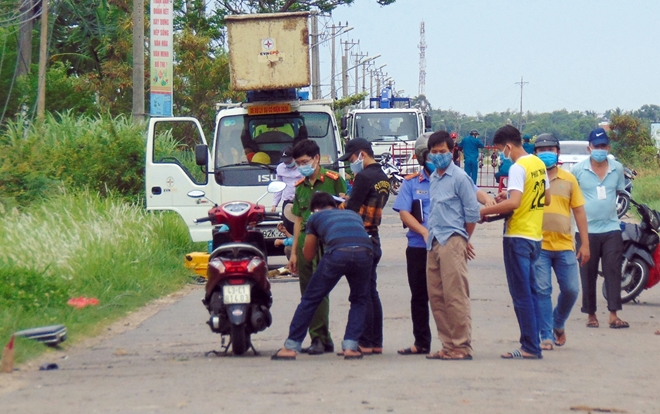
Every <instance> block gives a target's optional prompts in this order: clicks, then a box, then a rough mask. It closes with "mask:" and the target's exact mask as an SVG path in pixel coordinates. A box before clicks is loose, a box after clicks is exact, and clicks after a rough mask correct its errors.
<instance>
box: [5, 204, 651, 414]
mask: <svg viewBox="0 0 660 414" xmlns="http://www.w3.org/2000/svg"><path fill="white" fill-rule="evenodd" d="M390 211H391V210H390ZM381 233H382V236H383V239H384V256H383V261H382V262H381V266H380V268H379V282H380V294H381V297H382V302H383V306H384V313H385V353H384V354H383V355H380V356H369V357H365V358H364V359H363V360H359V361H344V360H343V359H340V358H339V357H337V356H335V355H333V354H326V355H323V356H307V355H304V356H301V357H299V358H298V360H297V361H295V362H285V361H271V360H270V359H269V356H270V354H271V353H273V352H275V351H276V350H277V349H278V348H280V347H281V346H282V343H283V341H284V339H285V337H286V334H287V328H288V323H289V321H290V319H291V316H292V314H293V311H294V309H295V306H296V305H297V303H298V300H299V290H298V285H297V283H278V284H274V285H273V295H274V298H275V304H274V306H273V314H274V322H273V325H272V326H271V327H270V328H269V329H268V330H266V331H265V332H262V333H260V334H257V335H256V336H254V339H253V341H254V344H255V346H256V348H257V349H258V350H259V351H260V352H261V355H260V356H258V357H254V356H244V357H215V356H212V357H205V356H204V354H205V352H206V351H209V350H211V349H219V339H220V338H219V336H217V335H214V334H212V333H211V332H210V330H209V329H208V327H207V326H206V325H205V321H206V318H207V314H206V310H205V309H204V308H203V306H202V304H201V303H200V298H201V297H202V289H201V288H200V287H189V288H188V289H186V290H184V292H182V293H180V294H179V295H174V296H173V297H172V298H169V299H166V300H164V301H161V302H160V303H157V304H155V305H152V306H150V307H148V308H147V309H146V310H143V311H141V312H138V313H137V314H135V315H133V316H131V317H129V318H128V319H126V320H125V321H122V322H121V323H119V324H117V325H114V326H113V327H112V329H111V330H110V331H109V332H108V334H106V335H103V336H102V337H100V338H98V339H95V340H91V341H89V342H87V343H85V344H81V345H79V346H77V347H74V348H73V349H69V350H66V351H58V352H55V353H51V354H49V355H48V356H46V357H45V358H43V359H42V360H40V361H35V362H34V363H32V364H28V365H26V366H24V367H22V370H21V371H20V372H16V373H14V374H12V375H11V376H10V375H4V376H2V377H0V407H2V409H1V410H0V411H1V412H2V413H33V412H50V413H58V412H61V413H68V414H73V413H97V412H98V413H115V412H116V413H130V412H136V413H168V412H194V413H207V412H208V413H211V412H214V413H216V412H245V413H278V412H288V413H310V412H312V413H316V412H319V413H329V412H332V413H336V412H343V413H348V412H350V413H359V412H392V413H413V412H440V411H442V412H450V413H476V412H488V413H510V412H516V413H518V412H519V413H528V412H541V413H557V412H569V411H571V409H573V411H576V410H577V411H578V412H579V411H583V412H588V411H589V410H592V411H595V409H602V410H612V411H607V412H627V413H658V412H660V400H659V398H658V392H657V387H658V384H659V383H660V380H659V377H660V376H659V375H658V371H659V370H660V336H655V335H653V332H654V331H655V330H656V329H659V328H660V288H655V290H651V291H647V292H644V293H643V294H642V296H641V303H640V304H630V305H624V310H623V312H622V313H621V316H622V317H623V318H624V319H626V320H627V321H629V322H630V324H631V328H630V329H627V330H613V329H608V328H607V324H605V323H604V322H606V321H607V313H606V312H605V311H604V310H605V308H606V306H605V302H604V300H602V298H601V300H600V302H599V317H600V320H601V321H602V325H601V327H600V328H599V329H587V328H586V327H585V317H584V316H583V315H582V314H580V312H579V306H578V307H577V309H576V310H574V312H573V315H572V317H571V319H570V321H569V322H568V324H567V334H568V342H567V344H566V346H564V347H563V348H559V349H556V350H554V351H551V352H545V353H544V359H543V360H540V361H507V360H503V359H500V357H499V355H500V354H501V353H503V352H506V351H509V350H512V349H516V348H517V347H518V342H517V338H518V336H519V331H518V327H517V324H516V320H515V316H514V312H513V308H512V307H511V299H510V297H509V294H508V290H507V286H506V281H505V276H504V268H503V264H502V259H501V223H489V224H487V225H483V226H480V227H478V229H477V233H476V237H475V238H474V244H475V246H476V248H477V252H478V257H477V259H476V260H474V261H473V262H471V263H470V265H469V269H470V280H471V293H472V305H473V308H472V309H473V310H472V313H473V314H472V317H473V346H474V355H475V358H474V360H473V361H465V362H462V361H461V362H459V361H428V360H426V359H425V358H424V357H423V356H399V355H397V354H396V349H399V348H402V347H406V346H409V345H410V344H411V343H412V334H411V330H412V328H411V323H410V318H409V290H408V286H407V282H406V276H405V258H404V251H405V245H406V241H405V237H404V233H403V230H402V228H401V225H400V222H399V221H398V216H397V215H395V214H394V213H393V212H392V213H388V214H387V215H386V217H385V220H384V225H383V227H382V230H381ZM347 295H348V289H347V285H346V284H345V282H343V281H342V283H341V284H340V285H339V286H338V287H337V288H336V289H335V291H334V292H333V293H332V296H331V324H332V326H331V328H332V330H333V336H334V339H335V342H336V343H340V341H341V337H342V334H343V328H344V325H345V323H346V315H347V311H348V304H347V299H346V298H347ZM150 315H151V316H150ZM147 316H148V317H147ZM432 326H433V325H432ZM433 349H434V350H437V349H438V341H437V340H435V339H434V343H433ZM63 357H66V359H63ZM45 361H49V362H56V363H58V364H59V366H60V369H59V370H57V371H38V370H37V369H36V367H37V366H38V363H41V362H45Z"/></svg>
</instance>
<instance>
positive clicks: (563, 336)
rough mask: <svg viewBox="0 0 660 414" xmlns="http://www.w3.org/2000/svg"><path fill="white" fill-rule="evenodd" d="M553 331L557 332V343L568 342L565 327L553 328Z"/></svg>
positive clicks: (562, 344)
mask: <svg viewBox="0 0 660 414" xmlns="http://www.w3.org/2000/svg"><path fill="white" fill-rule="evenodd" d="M552 332H553V333H554V334H555V345H557V346H564V344H565V343H566V332H565V331H564V330H563V329H561V330H559V329H553V330H552Z"/></svg>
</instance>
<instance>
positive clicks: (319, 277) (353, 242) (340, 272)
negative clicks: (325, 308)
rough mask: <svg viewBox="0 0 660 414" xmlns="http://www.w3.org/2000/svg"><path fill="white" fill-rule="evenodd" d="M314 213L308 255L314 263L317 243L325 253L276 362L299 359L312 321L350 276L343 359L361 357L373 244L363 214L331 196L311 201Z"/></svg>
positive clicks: (306, 247) (320, 195) (317, 196)
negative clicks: (342, 206)
mask: <svg viewBox="0 0 660 414" xmlns="http://www.w3.org/2000/svg"><path fill="white" fill-rule="evenodd" d="M309 207H310V210H311V211H312V214H311V215H310V216H309V219H308V220H307V227H306V232H307V235H306V236H305V244H304V247H303V254H304V256H305V259H306V260H309V261H310V262H311V261H312V260H313V259H314V257H315V256H316V252H317V251H318V248H319V246H318V244H319V242H320V243H323V245H324V250H325V252H324V254H323V257H322V258H321V260H320V261H319V264H318V265H317V267H316V270H315V271H314V274H313V275H312V278H311V279H310V281H309V284H308V285H307V289H305V292H304V293H303V296H302V299H301V301H300V304H299V305H298V308H296V312H295V313H294V315H293V319H292V321H291V325H290V327H289V337H288V338H287V340H286V341H285V342H284V348H282V349H280V350H279V351H277V352H276V353H275V354H274V355H273V356H272V357H271V359H274V360H291V359H296V354H297V353H298V352H300V351H301V348H302V341H303V339H305V336H306V335H307V328H309V324H310V323H311V322H312V318H313V317H314V313H315V312H316V308H318V306H319V304H320V303H321V301H323V298H325V297H326V296H327V295H328V294H329V293H330V292H331V291H332V289H333V288H334V287H335V286H336V285H337V282H339V279H341V277H342V276H344V275H346V281H347V282H348V286H349V287H350V294H349V296H348V300H349V301H350V302H351V307H350V309H349V311H348V323H347V324H346V332H345V334H344V341H343V342H342V344H341V347H342V349H343V352H342V355H343V356H344V359H358V358H362V353H361V352H360V351H359V349H358V339H359V338H360V335H362V330H363V329H364V319H365V315H366V310H367V296H368V295H369V286H370V284H369V281H370V279H371V267H372V263H373V244H372V242H371V239H370V238H369V235H368V234H367V232H366V231H365V229H364V224H363V222H362V219H361V218H360V216H359V215H358V214H357V213H355V212H354V211H351V210H339V209H337V208H336V203H335V201H334V198H333V197H332V195H330V194H328V193H325V192H317V193H315V194H314V195H313V196H312V200H311V201H310V206H309Z"/></svg>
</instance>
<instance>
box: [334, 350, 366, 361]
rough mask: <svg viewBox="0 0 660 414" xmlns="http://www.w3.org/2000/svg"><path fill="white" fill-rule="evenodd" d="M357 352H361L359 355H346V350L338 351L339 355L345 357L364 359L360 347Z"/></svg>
mask: <svg viewBox="0 0 660 414" xmlns="http://www.w3.org/2000/svg"><path fill="white" fill-rule="evenodd" d="M355 352H359V353H358V354H357V355H346V353H345V352H344V351H341V352H337V356H343V357H344V359H362V356H363V353H362V352H360V350H359V348H358V350H357V351H355Z"/></svg>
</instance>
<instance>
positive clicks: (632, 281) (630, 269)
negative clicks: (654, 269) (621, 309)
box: [603, 257, 649, 303]
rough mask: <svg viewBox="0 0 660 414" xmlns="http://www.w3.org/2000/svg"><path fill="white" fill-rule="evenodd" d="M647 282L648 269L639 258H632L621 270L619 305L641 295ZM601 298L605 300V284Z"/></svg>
mask: <svg viewBox="0 0 660 414" xmlns="http://www.w3.org/2000/svg"><path fill="white" fill-rule="evenodd" d="M648 281H649V268H648V266H647V265H646V262H644V261H643V260H642V259H640V258H639V257H635V258H633V259H632V260H631V261H629V262H628V264H627V265H626V266H625V267H623V268H622V269H621V303H628V302H630V301H631V300H633V299H635V298H636V297H637V296H639V294H640V293H642V290H644V288H645V287H646V284H647V283H648ZM603 297H604V298H605V299H607V292H606V291H605V283H603Z"/></svg>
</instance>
